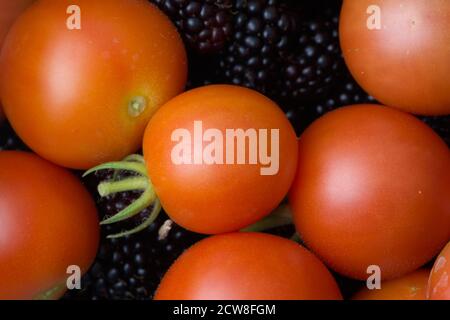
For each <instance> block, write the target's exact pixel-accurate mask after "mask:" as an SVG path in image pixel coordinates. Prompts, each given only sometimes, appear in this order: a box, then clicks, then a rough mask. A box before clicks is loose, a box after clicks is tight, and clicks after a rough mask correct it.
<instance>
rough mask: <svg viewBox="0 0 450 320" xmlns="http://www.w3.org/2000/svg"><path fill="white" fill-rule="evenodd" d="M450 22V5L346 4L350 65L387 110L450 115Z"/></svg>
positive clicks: (349, 0)
mask: <svg viewBox="0 0 450 320" xmlns="http://www.w3.org/2000/svg"><path fill="white" fill-rule="evenodd" d="M449 17H450V1H448V0H428V1H423V0H345V1H344V4H343V7H342V13H341V17H340V40H341V46H342V51H343V54H344V58H345V61H346V62H347V65H348V67H349V69H350V71H351V72H352V74H353V76H354V77H355V79H356V80H357V81H358V83H359V84H360V85H361V86H362V87H363V88H364V89H366V91H367V92H368V93H370V94H371V95H373V96H374V97H375V98H376V99H377V100H378V101H380V102H382V103H383V104H385V105H389V106H392V107H398V108H400V109H402V110H405V111H409V112H413V113H417V114H426V115H441V114H450V90H448V83H449V82H450V46H449V45H448V44H449V43H450V19H449ZM378 23H379V25H377V24H378ZM378 27H379V28H378Z"/></svg>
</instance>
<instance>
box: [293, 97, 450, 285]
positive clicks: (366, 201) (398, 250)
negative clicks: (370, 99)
mask: <svg viewBox="0 0 450 320" xmlns="http://www.w3.org/2000/svg"><path fill="white" fill-rule="evenodd" d="M289 201H290V204H291V207H292V210H293V212H294V220H295V225H296V227H297V230H298V232H299V234H301V236H302V239H303V240H304V241H305V242H306V244H307V245H308V246H309V247H310V248H311V249H312V250H313V251H314V252H315V253H317V255H318V256H319V257H321V258H322V260H323V261H324V262H325V263H327V264H328V265H329V266H330V267H331V268H332V269H334V270H336V271H338V272H339V273H342V274H344V275H346V276H348V277H351V278H356V279H361V280H365V279H367V277H368V274H367V268H368V267H369V266H371V265H377V266H379V267H380V268H381V276H382V278H383V279H384V280H386V279H391V278H395V277H400V276H402V275H405V274H407V273H409V272H412V271H414V270H416V269H418V268H419V267H421V266H422V265H423V264H425V263H426V262H428V261H430V260H431V259H432V258H433V257H434V256H435V255H436V254H437V253H438V252H439V250H440V249H441V248H442V246H443V245H444V244H445V243H447V241H448V239H449V238H450V150H449V148H448V147H447V145H446V144H445V142H444V141H443V140H442V139H441V138H440V137H439V136H438V135H437V134H436V133H434V132H433V130H432V129H431V128H429V127H427V126H426V125H425V124H423V123H422V122H421V121H420V120H418V119H416V118H415V117H413V116H411V115H409V114H406V113H403V112H400V111H397V110H395V109H391V108H387V107H382V106H376V105H375V106H374V105H359V106H351V107H344V108H342V109H339V110H336V111H333V112H331V113H329V114H327V115H325V116H324V117H322V118H320V119H319V120H317V121H316V122H315V123H313V124H312V125H311V126H310V127H309V128H308V129H307V130H306V131H305V132H304V133H303V135H302V136H301V137H300V142H299V162H298V169H297V176H296V179H295V181H294V183H293V187H292V190H291V192H290V196H289Z"/></svg>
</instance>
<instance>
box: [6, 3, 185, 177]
mask: <svg viewBox="0 0 450 320" xmlns="http://www.w3.org/2000/svg"><path fill="white" fill-rule="evenodd" d="M0 70H1V72H0V92H1V93H0V94H1V97H2V103H3V107H4V112H5V114H6V116H7V118H8V120H9V121H10V123H11V125H12V126H13V128H14V130H15V131H16V132H17V134H18V135H19V136H20V138H21V139H22V140H23V141H24V142H25V143H26V144H27V145H28V146H29V147H30V148H31V149H32V150H33V151H35V152H36V153H38V154H39V155H40V156H42V157H43V158H46V159H48V160H50V161H52V162H54V163H56V164H59V165H61V166H64V167H69V168H75V169H88V168H90V167H92V166H95V165H98V164H100V163H103V162H106V161H113V160H117V159H121V158H123V157H125V156H126V155H128V154H130V153H133V152H136V151H137V150H138V149H139V148H140V146H141V143H142V137H143V134H144V130H145V127H146V125H147V123H148V121H149V119H150V118H151V116H152V115H153V114H154V112H155V111H156V110H157V109H158V107H160V106H161V105H162V104H163V103H165V102H166V101H168V100H169V99H170V98H172V97H174V96H176V95H177V94H179V93H180V92H182V91H183V89H184V86H185V83H186V76H187V62H186V52H185V49H184V45H183V42H182V40H181V38H180V36H179V34H178V32H177V30H176V28H175V26H174V25H172V23H171V21H170V20H169V18H168V17H167V16H165V15H164V14H163V13H162V12H161V11H160V10H159V9H158V8H157V7H156V6H154V5H152V4H150V3H149V2H148V1H145V0H96V1H91V0H74V1H72V0H70V1H69V0H61V1H53V0H41V1H38V2H36V3H34V4H33V5H32V6H31V7H30V8H29V9H28V10H26V12H25V13H24V14H22V15H21V16H20V17H19V18H18V19H17V21H16V22H15V24H14V25H13V27H12V28H11V30H10V32H9V34H8V36H7V38H6V40H5V44H4V47H3V50H2V53H1V56H0Z"/></svg>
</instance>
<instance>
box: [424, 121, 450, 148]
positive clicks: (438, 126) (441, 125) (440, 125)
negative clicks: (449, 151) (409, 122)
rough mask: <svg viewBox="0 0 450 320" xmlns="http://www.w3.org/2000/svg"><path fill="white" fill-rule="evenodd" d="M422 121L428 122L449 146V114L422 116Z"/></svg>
mask: <svg viewBox="0 0 450 320" xmlns="http://www.w3.org/2000/svg"><path fill="white" fill-rule="evenodd" d="M421 119H422V121H423V122H425V123H426V124H428V125H429V126H430V127H431V128H433V129H434V131H435V132H436V133H437V134H439V135H440V136H441V137H442V139H444V141H445V142H446V143H447V145H448V146H449V147H450V116H443V117H422V118H421Z"/></svg>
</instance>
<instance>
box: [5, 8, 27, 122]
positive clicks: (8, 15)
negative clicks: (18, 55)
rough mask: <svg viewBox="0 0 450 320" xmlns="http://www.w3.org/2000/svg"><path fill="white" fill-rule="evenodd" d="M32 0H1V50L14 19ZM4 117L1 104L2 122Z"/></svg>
mask: <svg viewBox="0 0 450 320" xmlns="http://www.w3.org/2000/svg"><path fill="white" fill-rule="evenodd" d="M31 2H33V0H13V1H11V0H0V50H1V48H2V47H3V40H4V39H5V37H6V34H7V33H8V31H9V28H10V27H11V25H12V24H13V22H14V20H15V19H16V18H17V16H19V14H20V13H21V12H22V11H23V10H25V8H26V7H28V6H29V5H30V3H31ZM0 72H1V71H0ZM3 118H4V115H3V110H2V106H1V104H0V122H1V121H2V120H3Z"/></svg>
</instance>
